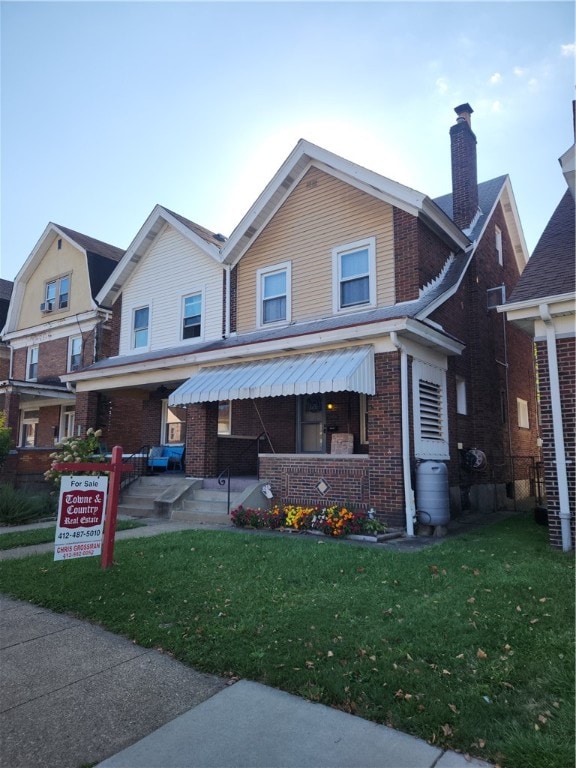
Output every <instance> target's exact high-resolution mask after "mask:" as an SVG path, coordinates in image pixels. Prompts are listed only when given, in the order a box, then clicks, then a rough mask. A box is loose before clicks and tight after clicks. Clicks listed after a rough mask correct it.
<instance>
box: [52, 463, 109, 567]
mask: <svg viewBox="0 0 576 768" xmlns="http://www.w3.org/2000/svg"><path fill="white" fill-rule="evenodd" d="M107 488H108V477H107V476H106V475H99V476H97V477H95V476H93V475H91V476H87V475H79V476H76V477H71V476H68V477H67V476H65V475H63V476H62V479H61V481H60V504H59V506H58V523H57V525H56V540H55V543H54V560H67V559H68V558H72V557H90V556H91V555H99V554H100V553H101V550H102V536H103V533H104V515H105V510H106V490H107Z"/></svg>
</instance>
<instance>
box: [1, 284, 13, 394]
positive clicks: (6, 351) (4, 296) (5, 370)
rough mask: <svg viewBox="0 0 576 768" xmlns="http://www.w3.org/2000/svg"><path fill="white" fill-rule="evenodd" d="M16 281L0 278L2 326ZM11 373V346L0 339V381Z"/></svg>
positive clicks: (2, 325)
mask: <svg viewBox="0 0 576 768" xmlns="http://www.w3.org/2000/svg"><path fill="white" fill-rule="evenodd" d="M13 285H14V283H13V282H11V281H10V280H3V279H1V278H0V328H3V327H4V323H5V322H6V317H7V315H8V307H9V306H10V296H11V295H12V287H13ZM9 375H10V347H9V346H8V344H6V343H5V342H4V341H2V340H1V339H0V381H4V380H5V379H7V378H8V376H9Z"/></svg>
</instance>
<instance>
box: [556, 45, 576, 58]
mask: <svg viewBox="0 0 576 768" xmlns="http://www.w3.org/2000/svg"><path fill="white" fill-rule="evenodd" d="M560 52H561V54H562V56H576V43H568V44H567V45H561V46H560Z"/></svg>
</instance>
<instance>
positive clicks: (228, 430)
mask: <svg viewBox="0 0 576 768" xmlns="http://www.w3.org/2000/svg"><path fill="white" fill-rule="evenodd" d="M224 405H227V406H228V418H227V420H226V421H224V419H221V418H220V406H224ZM231 434H232V400H221V401H219V403H218V436H219V437H222V436H223V435H224V436H226V435H231Z"/></svg>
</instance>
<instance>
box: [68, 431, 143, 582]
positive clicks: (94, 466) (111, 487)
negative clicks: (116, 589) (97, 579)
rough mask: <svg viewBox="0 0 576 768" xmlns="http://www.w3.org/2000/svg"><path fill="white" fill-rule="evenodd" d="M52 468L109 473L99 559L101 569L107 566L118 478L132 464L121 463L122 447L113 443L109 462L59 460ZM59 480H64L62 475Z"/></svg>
mask: <svg viewBox="0 0 576 768" xmlns="http://www.w3.org/2000/svg"><path fill="white" fill-rule="evenodd" d="M54 469H56V470H58V471H59V472H63V471H64V472H65V471H68V470H70V471H75V472H107V473H109V479H108V502H107V505H106V515H105V517H104V541H103V544H102V559H101V561H100V565H101V567H102V568H103V569H104V568H109V567H110V566H111V565H112V558H113V555H114V536H115V535H116V517H117V515H118V500H119V498H120V480H121V478H122V473H123V472H132V471H133V469H134V465H133V464H123V463H122V448H121V446H119V445H115V446H114V448H112V459H111V461H110V463H109V464H98V463H96V462H79V463H67V462H59V463H57V464H54ZM74 479H76V480H80V479H82V480H83V481H84V480H90V476H88V477H87V476H86V475H82V476H79V477H76V478H74ZM91 479H92V480H96V478H95V477H94V476H92V478H91ZM61 482H64V476H63V477H62V481H61ZM88 506H94V505H88ZM72 557H74V555H72Z"/></svg>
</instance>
